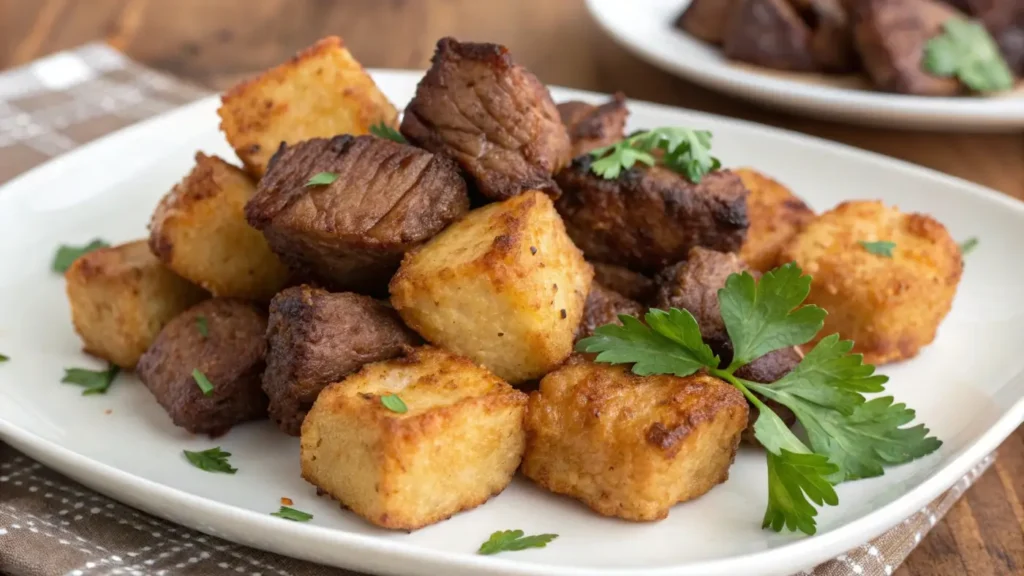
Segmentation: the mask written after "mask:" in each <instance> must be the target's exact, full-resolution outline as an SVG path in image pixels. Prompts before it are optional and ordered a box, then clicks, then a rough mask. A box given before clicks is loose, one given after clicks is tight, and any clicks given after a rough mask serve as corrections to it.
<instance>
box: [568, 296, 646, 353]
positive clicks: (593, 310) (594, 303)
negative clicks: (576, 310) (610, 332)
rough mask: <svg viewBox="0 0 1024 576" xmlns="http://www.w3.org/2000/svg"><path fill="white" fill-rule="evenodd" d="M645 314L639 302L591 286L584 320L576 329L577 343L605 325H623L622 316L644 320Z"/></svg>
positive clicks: (584, 310) (585, 306) (584, 311)
mask: <svg viewBox="0 0 1024 576" xmlns="http://www.w3.org/2000/svg"><path fill="white" fill-rule="evenodd" d="M644 312H646V310H645V309H644V307H643V306H641V305H640V303H639V302H635V301H633V300H630V299H629V298H626V297H625V296H623V295H622V294H619V293H618V292H615V291H614V290H609V289H608V288H605V287H604V286H601V285H600V284H598V283H597V282H594V283H593V284H591V285H590V294H588V295H587V303H586V304H585V305H584V307H583V319H582V320H580V326H579V328H577V329H576V341H577V342H579V341H580V340H581V339H583V338H586V337H588V336H592V335H593V334H594V330H596V329H597V328H599V327H601V326H604V325H605V324H621V322H620V321H619V315H620V314H625V315H628V316H635V317H637V318H640V319H643V316H644Z"/></svg>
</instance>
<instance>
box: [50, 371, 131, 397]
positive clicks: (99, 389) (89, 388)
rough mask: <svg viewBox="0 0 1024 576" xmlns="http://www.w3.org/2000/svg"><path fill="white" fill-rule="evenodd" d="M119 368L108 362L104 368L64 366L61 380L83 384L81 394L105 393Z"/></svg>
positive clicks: (66, 382) (67, 382)
mask: <svg viewBox="0 0 1024 576" xmlns="http://www.w3.org/2000/svg"><path fill="white" fill-rule="evenodd" d="M120 371H121V369H120V368H118V367H117V366H116V365H114V364H109V365H108V367H107V369H106V370H88V369H86V368H65V369H64V377H63V378H61V380H60V381H61V382H62V383H64V384H77V385H78V386H84V387H85V390H82V396H92V395H93V394H106V393H107V389H108V388H110V385H111V384H113V383H114V379H115V378H117V374H118V372H120Z"/></svg>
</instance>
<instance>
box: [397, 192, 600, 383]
mask: <svg viewBox="0 0 1024 576" xmlns="http://www.w3.org/2000/svg"><path fill="white" fill-rule="evenodd" d="M593 277H594V271H593V268H592V267H591V266H590V264H588V263H587V262H586V261H584V260H583V254H582V253H581V252H580V250H579V249H578V248H576V246H575V245H574V244H573V243H572V240H570V239H569V236H568V235H567V234H566V232H565V225H564V224H563V223H562V219H561V218H560V217H559V216H558V213H557V212H555V208H554V206H553V205H552V203H551V200H550V199H549V198H548V197H547V196H546V195H545V194H543V193H541V192H538V191H536V190H532V191H529V192H526V193H523V194H520V195H518V196H515V197H513V198H510V199H508V200H505V201H504V202H500V203H495V204H490V205H488V206H485V207H483V208H480V209H477V210H474V211H473V212H470V213H469V214H468V215H467V216H466V217H465V218H463V219H462V220H460V221H458V222H456V223H455V224H453V225H451V226H450V227H448V229H446V230H445V231H444V232H441V233H440V234H438V235H437V236H435V237H434V238H433V239H432V240H430V241H429V242H427V243H426V244H425V245H423V246H421V247H419V248H417V249H416V250H414V251H412V252H409V253H407V254H406V256H405V258H404V259H403V261H402V265H401V267H400V268H399V270H398V273H397V274H395V276H394V278H392V279H391V286H390V288H391V303H392V304H393V305H394V307H395V309H396V310H398V313H399V314H400V315H401V316H402V319H403V320H405V323H406V324H408V325H409V326H410V327H412V329H413V330H416V331H417V332H419V333H420V335H422V336H423V337H424V338H426V339H427V340H428V341H430V342H432V343H433V344H436V345H438V346H443V347H444V348H447V349H449V350H451V351H453V352H456V353H458V354H462V355H464V356H466V357H468V358H470V359H472V360H474V361H476V362H479V363H481V364H483V365H484V366H486V367H487V368H488V369H490V370H491V371H493V372H494V373H495V374H497V375H498V376H500V377H502V378H504V379H505V380H508V381H509V382H512V383H513V384H515V383H519V382H523V381H525V380H529V379H532V378H537V377H539V376H542V375H544V374H545V373H547V372H548V371H549V370H551V369H552V368H554V367H555V366H557V365H558V364H560V363H561V362H562V361H563V360H565V359H566V358H567V357H568V356H569V354H571V353H572V342H573V335H574V333H575V331H576V327H577V326H579V323H580V318H581V317H582V316H583V304H584V302H585V301H586V297H587V293H588V292H589V291H590V283H591V281H592V280H593Z"/></svg>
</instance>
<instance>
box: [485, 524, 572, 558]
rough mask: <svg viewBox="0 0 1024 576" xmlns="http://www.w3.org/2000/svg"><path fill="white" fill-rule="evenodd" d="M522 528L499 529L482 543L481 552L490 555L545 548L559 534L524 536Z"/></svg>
mask: <svg viewBox="0 0 1024 576" xmlns="http://www.w3.org/2000/svg"><path fill="white" fill-rule="evenodd" d="M523 534H524V532H523V531H522V530H498V531H497V532H495V533H493V534H491V537H490V538H489V539H488V540H487V542H484V543H483V544H481V545H480V550H478V551H477V552H478V553H479V554H484V555H490V554H497V553H498V552H516V551H519V550H526V549H527V548H543V547H545V546H547V545H548V542H551V541H552V540H554V539H555V538H558V534H537V535H534V536H524V535H523Z"/></svg>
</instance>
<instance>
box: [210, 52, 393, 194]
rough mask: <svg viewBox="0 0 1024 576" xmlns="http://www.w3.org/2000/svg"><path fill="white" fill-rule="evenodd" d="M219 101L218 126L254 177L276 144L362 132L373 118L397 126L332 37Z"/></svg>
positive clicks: (366, 76) (263, 168)
mask: <svg viewBox="0 0 1024 576" xmlns="http://www.w3.org/2000/svg"><path fill="white" fill-rule="evenodd" d="M221 101H222V105H221V107H220V109H219V110H218V111H217V113H218V114H219V115H220V119H221V123H220V128H221V130H222V131H223V132H224V135H225V136H227V139H228V142H229V143H230V144H231V146H232V147H233V148H234V149H235V152H236V153H237V154H238V157H239V158H241V159H242V162H243V163H244V164H245V168H246V170H248V171H249V172H250V173H251V174H252V175H253V176H256V177H260V176H262V175H263V173H264V172H265V171H266V169H267V163H268V162H270V157H271V156H273V154H274V152H276V151H277V148H278V146H280V145H281V143H282V142H286V143H288V144H294V143H296V142H301V141H303V140H309V139H310V138H317V137H321V138H330V137H332V136H337V135H339V134H353V135H359V134H367V133H369V131H370V126H372V125H374V124H377V123H379V122H383V123H384V124H387V125H389V126H392V127H395V128H397V126H398V111H397V110H395V107H394V106H392V105H391V102H389V101H388V99H387V97H386V96H384V94H383V93H381V91H380V90H379V89H378V88H377V85H376V84H375V83H374V82H373V79H372V78H370V75H369V74H367V73H366V71H365V70H363V67H362V66H361V65H360V64H359V62H357V61H356V60H355V58H353V57H352V55H351V54H349V51H348V50H347V49H346V48H345V44H344V43H343V42H342V41H341V38H338V37H337V36H329V37H327V38H324V39H322V40H320V41H319V42H317V43H316V44H314V45H312V46H310V47H309V48H306V49H305V50H303V51H302V52H299V53H298V54H297V55H296V56H295V57H294V58H292V59H291V60H289V61H288V62H285V63H284V64H281V65H280V66H278V67H276V68H271V69H270V70H267V71H266V72H264V73H263V74H261V75H259V76H257V77H256V78H253V79H252V80H249V81H247V82H243V83H241V84H239V85H237V86H235V87H234V88H232V89H231V90H229V91H228V92H226V93H225V94H224V96H223V97H222V98H221Z"/></svg>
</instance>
